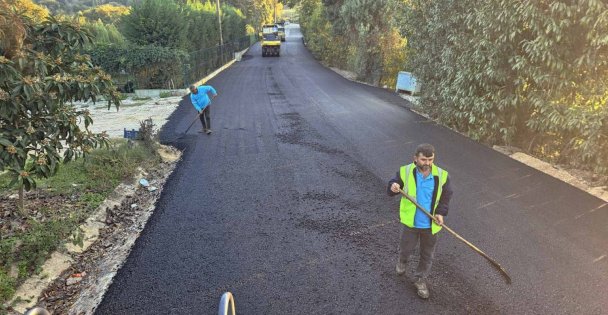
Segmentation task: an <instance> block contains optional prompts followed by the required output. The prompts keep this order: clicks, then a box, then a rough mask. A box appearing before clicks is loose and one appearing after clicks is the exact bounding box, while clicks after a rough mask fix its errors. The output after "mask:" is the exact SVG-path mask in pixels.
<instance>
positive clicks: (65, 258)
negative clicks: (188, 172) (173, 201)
mask: <svg viewBox="0 0 608 315" xmlns="http://www.w3.org/2000/svg"><path fill="white" fill-rule="evenodd" d="M167 151H173V152H175V151H176V150H172V149H169V148H168V147H167V146H163V145H161V149H159V155H160V156H161V158H162V160H163V161H164V162H170V163H172V165H173V167H172V168H170V169H167V170H166V173H165V174H164V176H163V178H162V180H163V183H164V180H166V179H167V178H168V176H169V175H170V174H171V173H172V171H173V169H174V167H175V165H176V162H177V161H178V160H179V158H180V157H181V153H179V154H178V157H177V158H175V157H170V154H168V153H167ZM177 152H179V151H177ZM142 176H143V175H142V174H141V172H140V174H138V175H136V176H135V177H134V178H133V184H132V185H127V184H124V183H121V184H119V185H118V186H117V187H116V188H115V189H114V191H112V192H111V193H110V195H109V196H108V198H106V200H104V202H103V203H102V204H101V205H99V207H97V209H96V210H95V211H94V212H93V213H92V214H91V216H90V217H89V218H88V219H87V220H86V221H85V223H83V224H82V225H80V228H81V229H82V230H83V232H84V235H83V246H82V247H80V246H76V245H73V244H72V243H71V242H69V241H66V242H65V243H64V244H63V247H64V248H65V250H62V249H61V247H60V249H59V250H57V251H55V252H53V253H52V254H51V257H50V258H49V259H47V260H46V261H45V263H44V265H43V266H42V271H41V272H40V273H39V274H37V275H33V276H31V277H30V278H28V279H27V280H26V281H25V282H24V283H23V284H22V285H21V286H19V288H17V291H16V292H15V295H14V296H13V298H12V299H11V301H10V302H9V303H8V305H11V304H14V305H13V309H14V310H15V311H17V312H19V313H25V312H26V311H27V310H29V309H31V308H32V307H34V306H36V304H37V303H38V299H39V298H40V296H41V294H42V292H44V291H45V290H46V289H47V288H48V287H49V285H50V284H52V283H53V282H54V281H55V280H57V279H59V277H60V276H61V275H62V274H63V273H64V272H65V271H66V270H68V269H69V268H70V267H71V266H72V264H73V263H74V262H75V260H74V258H73V257H72V255H77V254H80V253H83V252H85V251H86V250H87V249H89V247H90V246H91V245H93V244H94V243H95V242H96V241H97V240H98V239H99V235H100V230H101V229H103V228H104V227H106V223H105V217H106V208H110V209H112V208H113V207H114V206H118V205H120V204H121V203H122V202H123V201H124V200H125V199H126V197H127V196H128V195H132V194H134V193H135V192H136V190H137V187H138V185H139V184H138V181H139V179H140V178H141V177H142ZM160 191H162V187H160V188H159V192H160ZM159 196H160V194H159ZM149 202H150V203H151V206H150V207H149V208H148V209H147V211H146V212H145V213H144V215H143V216H141V217H140V218H138V221H137V228H132V229H131V231H132V232H134V234H135V235H130V237H129V238H128V239H127V240H125V242H124V243H123V244H122V246H121V247H120V248H119V249H118V251H119V252H120V254H121V255H114V256H113V255H108V257H114V258H116V257H118V258H119V259H115V264H114V265H115V266H112V267H115V269H116V270H118V268H120V265H122V263H123V262H124V260H125V259H126V257H127V255H128V254H129V252H130V249H131V246H132V245H133V243H134V242H135V240H136V239H137V236H139V233H140V232H141V230H142V229H143V227H144V226H145V224H146V222H147V220H148V218H149V217H150V215H151V214H152V212H153V211H154V204H155V203H156V198H154V199H151V200H150V201H149ZM110 254H111V253H110ZM114 274H115V272H114V273H112V274H111V277H109V278H108V277H107V276H105V277H104V278H103V279H101V280H98V281H96V283H97V284H98V286H101V287H103V290H97V291H96V292H98V293H101V296H99V297H98V299H99V301H96V300H95V301H96V304H95V306H96V305H97V304H98V303H99V302H100V301H101V298H102V297H103V294H104V293H105V290H107V288H108V287H109V285H110V283H111V280H112V278H113V277H114ZM79 302H80V303H81V304H83V305H90V304H91V303H86V302H83V301H81V299H79ZM75 305H76V304H75ZM82 312H84V313H86V311H83V310H80V312H78V314H81V313H82Z"/></svg>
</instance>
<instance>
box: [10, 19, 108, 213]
mask: <svg viewBox="0 0 608 315" xmlns="http://www.w3.org/2000/svg"><path fill="white" fill-rule="evenodd" d="M0 20H5V21H13V23H12V24H14V25H23V26H24V27H25V28H26V29H27V30H28V31H27V32H25V33H24V35H23V37H22V38H21V40H20V41H18V42H17V43H18V45H17V46H14V47H11V50H10V51H4V52H3V53H4V55H2V56H0V171H4V170H7V171H9V172H10V174H11V176H12V178H13V183H14V184H16V185H17V186H18V187H19V188H20V197H21V198H20V200H21V201H23V198H22V196H23V190H26V191H28V190H30V189H32V188H35V187H36V180H35V178H48V177H51V176H53V175H54V174H55V173H56V170H57V165H58V163H59V162H60V160H63V161H65V162H68V161H70V160H72V159H75V158H77V157H80V156H83V155H86V154H87V153H89V152H90V151H91V150H92V149H93V148H96V147H100V146H104V145H107V135H106V134H104V133H101V134H94V133H92V132H90V131H89V129H88V128H89V126H90V125H91V123H92V122H93V120H92V119H91V117H90V115H89V112H88V111H86V110H78V109H76V108H75V107H74V106H72V105H71V102H72V101H86V100H90V99H92V100H96V99H98V98H99V97H100V96H104V97H105V99H107V100H108V107H110V106H111V104H112V103H114V104H115V105H116V106H117V107H118V105H119V100H118V93H116V92H115V87H114V85H113V83H112V80H111V77H110V76H109V75H107V74H106V73H105V72H103V70H101V69H100V68H98V67H94V66H93V65H92V64H91V62H90V58H89V57H88V56H87V55H82V54H81V53H80V52H81V50H82V49H83V48H84V47H85V45H87V44H88V43H89V41H90V34H88V33H87V32H86V31H84V30H82V29H81V28H80V25H78V24H76V23H72V22H67V21H66V22H64V21H58V20H57V19H55V18H53V17H49V18H48V19H47V20H45V21H44V22H42V23H34V22H32V21H31V20H29V19H27V18H24V17H23V16H20V15H15V14H12V13H11V12H10V11H8V12H7V11H0ZM3 44H4V43H3ZM79 120H81V121H83V122H84V128H82V127H81V126H80V125H79V124H78V121H79ZM64 143H65V144H66V146H65V148H64ZM60 153H63V157H61V156H60ZM20 208H21V210H23V204H22V203H21V204H20Z"/></svg>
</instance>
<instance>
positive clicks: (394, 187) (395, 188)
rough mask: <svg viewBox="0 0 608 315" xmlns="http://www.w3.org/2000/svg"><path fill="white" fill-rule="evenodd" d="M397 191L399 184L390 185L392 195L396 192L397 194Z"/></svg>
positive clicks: (399, 187)
mask: <svg viewBox="0 0 608 315" xmlns="http://www.w3.org/2000/svg"><path fill="white" fill-rule="evenodd" d="M399 189H401V186H400V185H399V184H397V183H393V184H392V185H391V191H392V192H394V193H398V192H399Z"/></svg>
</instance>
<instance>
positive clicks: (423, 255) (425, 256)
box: [399, 224, 437, 279]
mask: <svg viewBox="0 0 608 315" xmlns="http://www.w3.org/2000/svg"><path fill="white" fill-rule="evenodd" d="M401 225H402V226H403V229H402V230H401V240H400V242H399V262H401V263H407V261H408V259H409V257H410V256H411V255H412V254H413V253H414V250H415V249H416V245H418V243H420V261H419V262H418V268H417V269H416V273H415V274H414V276H415V277H416V278H422V279H426V277H427V276H428V275H429V272H430V271H431V265H432V264H433V257H434V256H435V247H436V245H437V234H435V235H433V234H432V233H431V229H430V228H428V229H417V228H410V227H408V226H406V225H405V224H401Z"/></svg>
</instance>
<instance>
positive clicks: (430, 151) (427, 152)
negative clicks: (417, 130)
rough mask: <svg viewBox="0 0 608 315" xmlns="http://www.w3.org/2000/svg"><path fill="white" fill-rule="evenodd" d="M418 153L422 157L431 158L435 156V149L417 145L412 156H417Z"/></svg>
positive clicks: (425, 145)
mask: <svg viewBox="0 0 608 315" xmlns="http://www.w3.org/2000/svg"><path fill="white" fill-rule="evenodd" d="M420 153H422V155H424V156H426V157H431V156H433V155H434V154H435V147H433V146H432V145H430V144H428V143H423V144H421V145H418V147H417V148H416V154H414V156H418V155H419V154H420Z"/></svg>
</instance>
